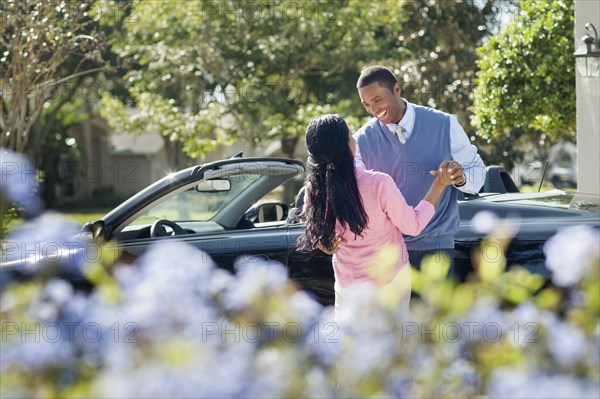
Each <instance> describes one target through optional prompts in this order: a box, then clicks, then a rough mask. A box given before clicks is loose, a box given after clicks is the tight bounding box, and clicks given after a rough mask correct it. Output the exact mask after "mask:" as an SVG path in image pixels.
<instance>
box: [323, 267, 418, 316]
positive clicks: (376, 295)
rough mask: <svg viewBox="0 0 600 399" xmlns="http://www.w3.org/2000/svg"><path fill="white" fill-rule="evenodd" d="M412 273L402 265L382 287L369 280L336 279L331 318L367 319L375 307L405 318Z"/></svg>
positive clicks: (409, 268) (375, 311)
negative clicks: (344, 282) (345, 281)
mask: <svg viewBox="0 0 600 399" xmlns="http://www.w3.org/2000/svg"><path fill="white" fill-rule="evenodd" d="M411 286H412V272H411V267H410V264H406V265H404V266H403V267H402V268H401V269H400V270H399V271H398V273H396V276H395V277H394V279H393V280H392V281H390V282H389V283H387V284H384V285H382V286H377V285H375V283H373V282H357V283H354V284H352V285H349V286H342V285H341V284H340V283H339V282H338V281H337V280H336V282H335V285H334V290H335V319H336V321H337V322H341V323H345V322H349V323H351V324H354V323H356V322H368V320H369V318H370V317H371V316H373V315H375V314H376V313H377V311H378V310H379V309H381V310H384V311H385V310H388V311H392V312H394V313H395V314H396V315H398V317H399V318H401V320H402V321H408V317H409V304H410V293H411Z"/></svg>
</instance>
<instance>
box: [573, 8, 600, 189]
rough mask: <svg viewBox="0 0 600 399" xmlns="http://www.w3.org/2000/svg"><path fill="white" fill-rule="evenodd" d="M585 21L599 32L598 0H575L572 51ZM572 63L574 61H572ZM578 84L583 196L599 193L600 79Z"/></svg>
mask: <svg viewBox="0 0 600 399" xmlns="http://www.w3.org/2000/svg"><path fill="white" fill-rule="evenodd" d="M586 22H590V23H592V24H593V25H594V26H595V27H596V30H600V1H593V0H575V49H577V48H578V47H579V46H581V44H582V42H581V38H582V37H583V36H585V24H586ZM573 63H575V60H573ZM575 74H576V76H577V77H576V82H577V83H576V84H577V168H578V187H577V190H578V191H579V192H582V193H593V194H600V175H599V172H600V77H596V78H583V77H581V76H579V74H578V73H577V72H575Z"/></svg>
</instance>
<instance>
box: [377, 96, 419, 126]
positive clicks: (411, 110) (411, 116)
mask: <svg viewBox="0 0 600 399" xmlns="http://www.w3.org/2000/svg"><path fill="white" fill-rule="evenodd" d="M402 101H404V105H406V111H404V115H403V116H402V119H400V123H387V124H386V125H385V127H387V128H388V130H389V131H390V132H392V133H394V132H395V131H396V126H398V125H400V126H401V127H403V128H404V130H406V131H407V132H409V133H410V132H412V129H413V127H414V126H415V107H414V106H413V105H412V104H411V103H410V102H408V101H406V100H405V99H402ZM379 123H381V122H379ZM381 124H382V123H381ZM382 125H383V124H382Z"/></svg>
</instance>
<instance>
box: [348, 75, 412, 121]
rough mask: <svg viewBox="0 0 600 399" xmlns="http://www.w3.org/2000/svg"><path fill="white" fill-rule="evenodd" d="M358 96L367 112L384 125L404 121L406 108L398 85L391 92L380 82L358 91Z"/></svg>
mask: <svg viewBox="0 0 600 399" xmlns="http://www.w3.org/2000/svg"><path fill="white" fill-rule="evenodd" d="M358 95H359V96H360V101H361V102H362V104H363V106H364V107H365V109H366V110H367V112H368V113H369V114H370V115H372V116H374V117H376V118H377V119H379V120H380V121H381V122H382V123H384V124H385V123H398V122H400V119H402V115H403V113H404V107H403V106H402V105H403V102H402V98H401V96H400V86H399V85H398V84H397V83H396V84H395V85H394V88H393V90H392V91H390V89H388V88H387V87H385V86H382V85H381V84H380V83H379V82H373V83H371V84H369V85H367V86H364V87H361V88H360V89H358Z"/></svg>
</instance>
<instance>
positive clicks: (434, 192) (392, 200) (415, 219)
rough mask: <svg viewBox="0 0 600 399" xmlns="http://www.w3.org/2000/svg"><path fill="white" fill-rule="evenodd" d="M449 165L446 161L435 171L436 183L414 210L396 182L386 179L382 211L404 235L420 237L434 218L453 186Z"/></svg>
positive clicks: (381, 196) (382, 196) (382, 195)
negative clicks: (443, 194)
mask: <svg viewBox="0 0 600 399" xmlns="http://www.w3.org/2000/svg"><path fill="white" fill-rule="evenodd" d="M447 165H448V161H444V162H442V164H441V165H440V167H439V169H438V170H437V171H435V174H436V179H435V181H434V182H433V184H432V185H431V187H430V188H429V191H428V192H427V194H425V197H424V198H423V200H422V201H421V202H419V204H418V205H417V206H416V207H414V208H413V207H411V206H410V205H408V203H407V202H406V199H405V198H404V196H403V195H402V193H401V192H400V190H398V187H397V186H396V183H394V180H393V179H392V178H391V177H389V176H386V178H384V181H383V184H382V193H381V195H380V201H381V209H382V210H383V211H384V212H385V213H386V214H387V216H388V217H389V218H390V220H391V221H392V223H394V225H396V227H398V229H399V230H400V231H401V232H402V233H403V234H408V235H412V236H416V235H418V234H419V233H420V232H421V231H423V229H424V228H425V227H426V226H427V224H428V223H429V222H430V221H431V219H432V218H433V215H434V213H435V207H436V205H437V203H438V201H439V199H440V197H441V196H442V193H443V192H444V189H445V188H446V186H449V185H450V184H452V179H451V178H450V173H449V172H448V168H447ZM432 174H433V173H432Z"/></svg>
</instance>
